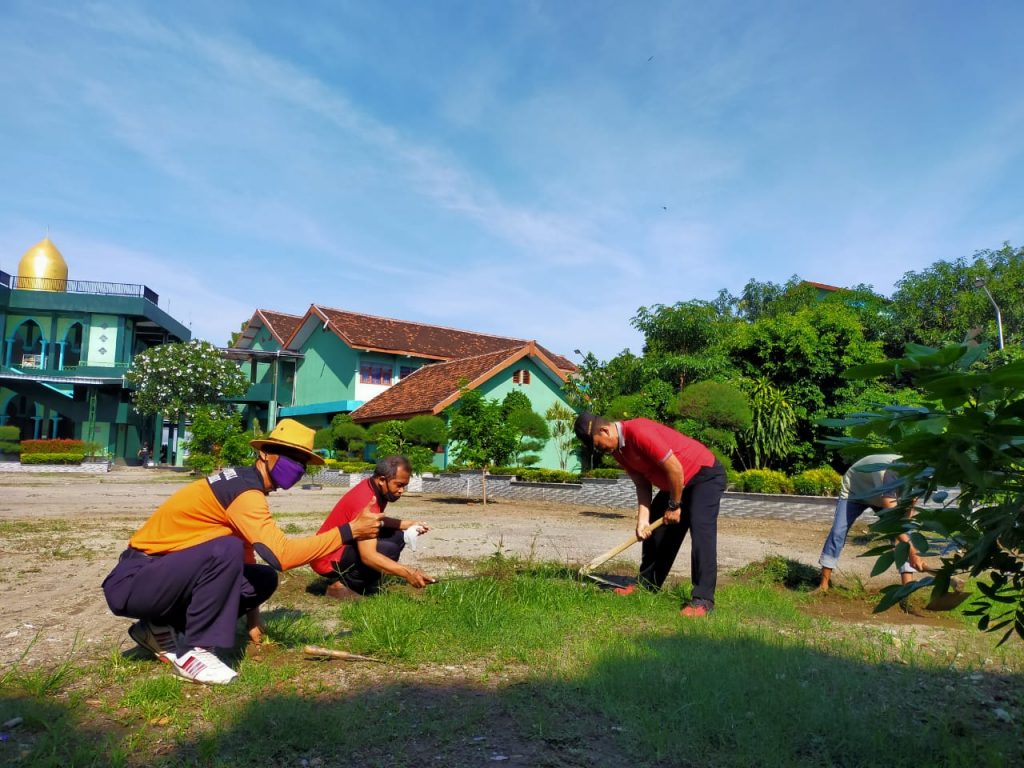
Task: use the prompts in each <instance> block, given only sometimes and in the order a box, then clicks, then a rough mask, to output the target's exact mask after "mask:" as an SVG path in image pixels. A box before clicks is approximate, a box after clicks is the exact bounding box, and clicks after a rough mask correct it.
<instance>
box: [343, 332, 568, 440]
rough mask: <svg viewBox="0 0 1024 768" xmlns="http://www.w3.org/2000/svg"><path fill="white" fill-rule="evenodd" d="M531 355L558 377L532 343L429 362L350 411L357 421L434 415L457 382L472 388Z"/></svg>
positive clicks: (455, 391) (453, 394) (451, 398)
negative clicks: (426, 414) (467, 384)
mask: <svg viewBox="0 0 1024 768" xmlns="http://www.w3.org/2000/svg"><path fill="white" fill-rule="evenodd" d="M527 356H533V357H536V358H538V359H539V360H540V361H541V363H542V364H544V365H547V366H548V367H549V368H551V369H552V370H554V371H555V372H556V373H558V374H559V375H560V376H564V373H563V372H561V371H558V370H557V368H556V367H555V363H554V361H552V360H551V359H550V358H548V356H547V355H545V354H544V353H543V352H542V351H541V350H540V348H539V347H538V346H537V345H536V344H534V343H533V342H528V343H525V344H522V345H520V346H515V347H511V348H506V349H503V350H499V351H497V352H488V353H486V354H483V355H474V356H473V357H464V358H461V359H459V360H453V361H451V362H448V363H432V364H430V365H424V366H423V367H422V368H419V369H417V370H415V371H413V372H412V373H411V374H409V375H408V376H406V377H405V378H404V379H402V380H401V381H399V382H398V383H397V384H395V385H394V386H393V387H391V388H390V389H386V390H385V391H384V392H382V393H381V394H379V395H377V396H376V397H375V398H373V399H372V400H370V401H369V402H367V403H366V404H364V405H362V406H360V407H359V408H357V409H356V410H354V411H353V412H352V419H353V420H354V421H357V422H368V421H382V420H384V419H398V418H408V417H410V416H415V415H417V414H421V413H432V414H438V413H440V412H441V411H443V410H444V409H445V408H447V407H448V406H449V405H451V404H452V403H454V402H455V401H456V400H458V399H459V382H460V381H463V380H466V381H468V382H469V388H470V389H473V388H475V387H477V386H479V385H480V384H482V383H483V382H484V381H486V380H487V379H489V378H491V377H492V376H494V375H495V374H496V373H498V372H499V371H501V370H503V369H505V368H507V367H509V366H510V365H512V364H513V363H515V362H516V361H517V360H521V359H522V358H524V357H527Z"/></svg>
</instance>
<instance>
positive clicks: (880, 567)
mask: <svg viewBox="0 0 1024 768" xmlns="http://www.w3.org/2000/svg"><path fill="white" fill-rule="evenodd" d="M894 560H895V554H894V553H893V552H886V553H884V554H883V555H882V556H881V557H879V558H878V560H877V561H875V567H874V568H872V569H871V575H872V576H878V575H879V574H882V573H885V572H886V571H887V570H889V569H890V568H891V567H892V564H893V561H894Z"/></svg>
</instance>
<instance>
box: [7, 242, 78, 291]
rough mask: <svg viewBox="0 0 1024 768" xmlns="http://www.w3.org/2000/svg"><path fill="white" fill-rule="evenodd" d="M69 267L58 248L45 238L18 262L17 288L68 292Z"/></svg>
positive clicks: (26, 252)
mask: <svg viewBox="0 0 1024 768" xmlns="http://www.w3.org/2000/svg"><path fill="white" fill-rule="evenodd" d="M67 280H68V265H67V262H65V261H64V257H63V256H61V255H60V251H58V250H57V246H55V245H54V244H53V243H51V242H50V238H48V237H44V238H43V239H42V240H40V241H39V242H38V243H36V244H35V245H33V246H32V247H31V248H29V249H28V250H27V251H25V255H24V256H22V257H21V261H19V262H18V282H17V284H16V285H15V287H16V288H19V289H21V290H28V291H64V290H67Z"/></svg>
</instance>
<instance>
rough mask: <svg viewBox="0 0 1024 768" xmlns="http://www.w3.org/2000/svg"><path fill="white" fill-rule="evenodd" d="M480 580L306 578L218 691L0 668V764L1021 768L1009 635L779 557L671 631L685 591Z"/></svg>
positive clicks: (113, 668) (94, 672) (1018, 701)
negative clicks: (829, 598)
mask: <svg viewBox="0 0 1024 768" xmlns="http://www.w3.org/2000/svg"><path fill="white" fill-rule="evenodd" d="M780 560H781V559H780ZM467 565H472V568H473V573H472V577H471V578H465V579H458V578H452V579H450V580H448V581H445V582H442V583H439V584H437V585H433V586H430V587H428V588H427V589H425V590H421V591H413V590H410V589H408V588H405V587H404V586H401V585H394V584H390V585H389V586H388V587H387V588H386V590H385V591H384V593H383V594H381V595H379V596H378V597H375V598H372V599H367V600H363V601H360V602H357V603H338V604H336V603H329V604H327V603H319V602H318V603H317V604H316V606H317V607H316V610H315V611H313V612H309V611H303V610H299V608H300V607H302V606H305V605H307V604H308V603H309V602H310V601H311V600H312V598H310V597H309V596H308V595H307V594H305V592H304V591H302V590H301V589H300V588H298V587H299V585H298V582H296V585H295V586H296V588H295V589H292V590H289V591H285V592H283V593H279V594H278V595H277V596H275V608H273V609H271V610H268V611H267V612H266V615H265V621H266V624H267V627H268V633H269V636H270V638H271V639H272V641H273V642H272V643H270V644H269V645H268V646H264V647H263V648H262V649H261V650H260V651H259V652H258V653H250V654H248V655H246V656H244V657H241V658H240V659H239V661H238V664H239V669H240V672H241V677H240V679H239V681H238V682H237V683H236V684H233V685H231V686H227V687H224V688H204V687H201V686H190V685H188V684H187V683H183V682H181V681H178V680H175V679H173V678H172V677H171V676H170V675H169V673H168V671H167V670H166V669H165V668H163V667H161V666H160V665H158V664H156V663H155V662H148V661H147V662H138V661H132V660H130V659H125V658H124V657H123V656H117V657H114V658H106V659H103V660H101V662H99V663H97V664H95V665H94V666H92V667H81V668H76V671H75V674H70V675H69V674H64V673H60V674H57V675H54V674H52V673H51V674H50V677H49V678H46V679H39V680H37V681H35V682H31V681H29V678H28V677H26V675H25V673H23V672H22V673H17V674H16V675H15V676H13V677H8V676H4V677H3V678H0V682H2V683H3V686H2V687H3V694H0V716H3V715H6V716H7V717H11V716H14V715H21V716H23V717H25V723H24V725H23V726H19V727H18V728H17V729H15V730H14V731H12V734H11V736H12V740H10V741H8V742H6V743H4V744H2V745H0V749H3V750H6V749H7V748H8V746H9V745H11V744H12V743H13V745H14V746H13V749H14V750H15V751H13V752H6V751H4V752H0V762H4V763H5V764H6V762H7V761H8V757H9V756H10V755H14V756H21V755H24V757H17V760H13V759H12V760H10V762H11V764H13V765H19V764H25V765H69V764H71V765H119V764H121V765H123V764H128V765H173V766H179V765H181V766H193V765H194V766H250V765H251V766H261V768H263V767H264V766H293V765H299V764H302V761H306V764H307V765H314V764H319V765H324V766H328V765H365V766H422V765H443V766H453V767H459V766H478V765H486V764H491V763H492V762H504V761H505V760H508V761H509V762H510V764H518V765H536V766H560V767H563V768H564V767H565V766H598V767H599V768H612V767H613V766H615V767H618V766H622V765H631V766H637V768H640V767H644V766H651V768H654V767H655V766H680V767H685V768H695V767H696V766H736V767H737V768H739V767H740V766H742V767H743V768H746V767H747V766H794V767H799V768H804V767H806V768H811V767H812V766H813V767H815V768H817V767H818V766H847V767H849V768H853V767H854V766H876V765H877V766H886V768H889V767H891V766H915V768H917V766H920V765H922V764H925V765H929V764H942V765H948V766H965V768H966V766H971V768H974V766H1003V765H1013V764H1020V762H1021V761H1022V760H1024V742H1022V736H1021V729H1020V727H1019V725H1020V722H1021V720H1022V719H1024V693H1022V691H1024V685H1022V683H1024V649H1022V647H1021V645H1020V644H1016V645H1011V644H1007V645H1006V646H1003V647H1002V648H999V649H996V648H995V647H994V640H995V638H993V637H991V636H985V635H981V634H979V633H977V632H974V631H970V630H965V629H963V628H962V627H961V626H959V625H955V624H954V625H953V626H951V627H934V626H921V627H913V626H911V627H900V628H898V631H897V630H892V629H891V628H887V627H886V626H885V625H879V626H864V625H850V624H846V625H844V624H841V623H838V622H836V621H835V620H833V619H830V618H819V617H815V616H809V615H807V613H806V612H805V611H804V608H805V607H806V605H807V603H808V601H810V600H814V599H815V598H813V597H811V596H809V595H808V594H807V593H806V591H804V590H803V589H802V588H801V584H803V581H804V580H801V579H800V578H798V579H796V582H795V586H793V584H792V582H793V578H792V574H793V573H794V569H793V568H792V566H790V565H789V564H788V563H786V562H778V561H776V560H773V559H770V560H769V561H766V562H765V563H763V564H759V567H757V568H751V569H749V570H747V571H746V572H744V573H742V574H740V575H737V577H736V579H735V580H734V581H733V582H732V583H730V584H727V585H725V586H723V587H722V588H721V589H720V591H719V595H718V602H717V609H716V611H715V612H714V613H713V614H712V615H711V616H710V617H709V618H708V619H706V620H700V621H687V620H683V619H682V618H680V617H679V614H678V609H679V603H680V599H681V598H682V597H684V596H685V594H686V591H687V589H686V586H685V585H679V586H676V587H673V588H672V589H671V590H668V591H666V592H663V593H660V594H651V593H647V592H643V591H641V592H638V593H636V594H634V595H633V596H630V597H619V596H617V595H614V594H611V593H610V592H608V591H604V590H601V589H599V588H597V586H596V585H593V584H592V583H590V582H580V581H579V580H577V579H576V577H575V574H574V573H573V572H572V571H570V570H569V569H566V568H565V567H564V566H558V565H550V564H535V563H529V562H522V561H517V560H515V559H510V558H505V557H493V558H489V559H487V560H484V561H481V562H477V563H475V564H467ZM796 573H797V574H798V575H799V570H797V571H796ZM849 600H851V601H852V600H854V598H852V597H851V598H849ZM864 608H865V611H866V612H869V609H870V606H869V605H867V604H865V606H864ZM338 625H342V626H344V627H347V628H348V631H346V632H343V633H339V632H338V631H336V629H334V627H337V626H338ZM309 643H314V644H317V645H328V646H334V647H343V648H344V649H346V650H350V651H355V652H359V653H366V654H370V655H373V656H375V657H377V658H380V659H382V660H384V661H385V662H386V664H382V665H377V664H351V663H346V662H322V663H316V662H310V661H306V660H304V659H303V658H302V657H301V655H300V653H299V648H300V647H301V646H302V645H305V644H309ZM40 674H42V673H40ZM15 678H17V679H15ZM997 710H998V712H997ZM999 712H1001V713H1002V714H999ZM8 713H10V714H8ZM22 713H29V715H28V716H25V715H24V714H22ZM1005 718H1009V720H1006V719H1005ZM317 761H319V762H317Z"/></svg>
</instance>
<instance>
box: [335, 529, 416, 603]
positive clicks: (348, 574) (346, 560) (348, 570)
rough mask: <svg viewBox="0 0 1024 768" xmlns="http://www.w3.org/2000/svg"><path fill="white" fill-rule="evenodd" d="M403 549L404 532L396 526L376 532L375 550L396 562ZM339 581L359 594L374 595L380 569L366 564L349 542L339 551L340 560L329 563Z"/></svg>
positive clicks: (379, 577) (379, 576) (357, 548)
mask: <svg viewBox="0 0 1024 768" xmlns="http://www.w3.org/2000/svg"><path fill="white" fill-rule="evenodd" d="M403 549H405V533H404V532H403V531H400V530H398V529H397V528H382V529H381V530H380V533H378V534H377V551H378V552H379V553H380V554H382V555H384V557H386V558H388V559H389V560H394V561H395V562H396V563H397V562H398V558H399V557H400V556H401V555H402V550H403ZM331 565H332V566H333V567H334V572H335V573H336V574H337V576H338V577H339V578H340V580H341V583H342V584H344V585H345V586H346V587H348V588H349V589H351V590H352V591H353V592H357V593H358V594H360V595H374V594H376V593H377V592H378V591H379V590H380V580H381V576H382V575H383V574H381V572H380V571H378V570H376V569H374V568H371V567H370V566H368V565H366V563H364V562H363V561H362V559H361V558H360V557H359V547H357V546H356V545H355V544H349V545H348V546H346V547H345V549H344V550H342V552H341V560H339V561H338V562H336V563H331Z"/></svg>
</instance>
